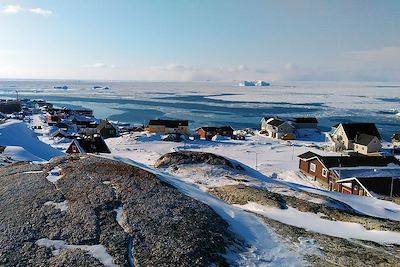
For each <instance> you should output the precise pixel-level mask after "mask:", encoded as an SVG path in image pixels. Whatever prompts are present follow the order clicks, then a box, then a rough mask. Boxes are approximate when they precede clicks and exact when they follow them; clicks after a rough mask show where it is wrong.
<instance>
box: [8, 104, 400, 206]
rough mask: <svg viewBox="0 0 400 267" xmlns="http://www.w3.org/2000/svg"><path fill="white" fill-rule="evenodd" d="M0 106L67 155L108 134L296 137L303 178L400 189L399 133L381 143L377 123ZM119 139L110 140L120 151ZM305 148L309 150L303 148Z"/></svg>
mask: <svg viewBox="0 0 400 267" xmlns="http://www.w3.org/2000/svg"><path fill="white" fill-rule="evenodd" d="M0 112H1V113H0V117H1V121H2V122H3V123H4V122H5V121H6V120H7V119H17V120H22V121H25V122H26V123H28V124H29V125H30V127H31V128H32V130H34V131H35V132H41V133H43V132H44V133H45V134H44V137H43V138H42V139H43V140H42V141H44V142H46V140H47V142H46V143H50V144H52V145H53V146H55V147H57V146H58V148H59V149H62V150H63V152H65V153H68V154H74V153H80V154H85V153H111V150H112V149H110V148H109V145H108V144H110V143H111V144H112V143H113V142H112V141H108V140H112V139H113V138H121V137H122V138H125V140H126V138H129V136H132V135H136V137H135V138H136V139H137V138H138V136H140V135H141V136H143V134H146V135H147V136H153V139H151V140H155V139H154V138H156V139H157V138H159V139H157V141H163V142H172V143H183V144H184V145H183V146H179V147H178V149H186V148H187V149H190V144H196V145H193V146H192V147H194V148H196V146H197V145H198V144H201V142H203V143H204V144H210V143H212V142H214V143H218V142H220V141H222V142H228V143H229V142H237V143H236V144H243V143H244V142H252V140H251V139H254V136H257V137H262V138H264V139H263V140H275V141H277V142H279V143H280V144H285V145H286V146H289V147H290V146H292V147H294V146H299V145H298V144H296V143H295V142H296V141H300V142H302V141H306V142H307V141H308V143H307V144H306V145H305V146H304V145H302V150H301V151H304V149H306V151H304V152H303V153H299V154H296V155H292V163H291V164H293V162H297V163H296V164H297V166H298V169H297V172H296V173H297V176H298V177H302V178H304V179H305V180H306V181H307V182H308V184H311V185H315V186H318V187H319V188H323V189H325V190H329V191H334V192H340V193H343V194H352V195H359V196H369V197H379V198H384V199H390V198H393V197H399V196H400V161H399V160H398V158H396V154H397V153H398V152H399V148H400V133H393V135H392V140H391V144H388V143H387V142H386V143H385V147H383V145H382V142H384V140H382V138H381V134H380V133H379V130H378V129H377V127H376V126H375V124H374V123H340V124H337V125H334V126H332V130H331V131H330V132H326V133H322V132H321V131H320V130H319V128H318V119H317V118H315V117H296V118H280V117H277V116H275V117H262V118H261V119H260V129H233V128H232V127H231V126H229V125H225V126H209V125H205V126H202V127H199V128H196V129H195V130H194V131H191V129H190V125H189V120H165V119H154V120H150V121H149V122H148V123H147V125H143V126H139V127H134V126H130V125H129V124H127V123H119V122H112V121H108V120H107V119H98V118H96V117H95V116H94V115H93V111H92V110H89V109H68V108H63V107H55V106H54V105H53V104H52V103H49V102H46V101H44V100H31V99H21V100H2V101H0ZM45 129H46V130H45ZM249 139H250V140H249ZM117 146H118V145H115V146H114V147H115V149H116V150H119V149H120V148H118V147H117ZM308 147H310V148H311V149H308V150H307V148H308ZM173 149H175V148H173ZM202 149H203V148H202ZM2 151H4V147H3V148H2ZM248 152H250V154H251V151H248ZM255 153H256V163H255V168H256V169H257V167H258V166H257V152H255ZM269 153H274V151H270V152H269ZM292 154H294V148H293V151H292ZM296 158H297V159H296ZM258 160H259V161H260V162H261V161H262V160H261V159H258ZM273 175H275V174H274V173H272V176H273ZM310 182H311V183H310Z"/></svg>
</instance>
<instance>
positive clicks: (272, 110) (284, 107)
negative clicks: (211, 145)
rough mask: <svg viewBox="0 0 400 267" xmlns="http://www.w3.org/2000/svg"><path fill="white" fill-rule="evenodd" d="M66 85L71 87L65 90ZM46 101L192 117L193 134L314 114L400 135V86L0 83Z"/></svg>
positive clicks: (132, 117)
mask: <svg viewBox="0 0 400 267" xmlns="http://www.w3.org/2000/svg"><path fill="white" fill-rule="evenodd" d="M64 86H66V87H67V89H62V88H60V87H64ZM17 96H18V97H19V98H20V99H21V98H30V99H43V100H46V101H48V102H51V103H53V104H54V105H55V106H58V107H68V108H89V109H92V110H93V111H94V115H95V116H96V117H98V118H107V119H109V120H113V121H119V122H126V123H130V124H132V125H143V124H146V123H147V122H148V121H149V120H150V119H184V120H189V126H190V128H191V129H195V128H197V127H200V126H222V125H231V126H232V127H234V128H236V129H238V128H259V126H260V120H261V119H262V118H263V117H274V116H278V117H282V118H289V117H309V116H315V117H317V119H318V121H319V127H320V129H321V130H322V131H329V130H331V127H332V126H334V125H335V124H337V123H340V122H373V123H376V125H377V127H378V129H379V130H380V132H381V135H382V137H383V138H384V139H385V140H387V141H390V137H391V135H392V134H393V133H395V132H400V114H398V113H400V83H387V82H275V83H274V82H272V83H271V86H247V87H244V86H239V81H230V82H213V81H204V82H157V81H154V82H147V81H143V82H141V81H88V80H85V81H74V80H0V98H2V99H15V98H16V97H17Z"/></svg>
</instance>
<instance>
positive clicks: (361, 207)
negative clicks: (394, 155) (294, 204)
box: [297, 185, 400, 221]
mask: <svg viewBox="0 0 400 267" xmlns="http://www.w3.org/2000/svg"><path fill="white" fill-rule="evenodd" d="M297 188H298V190H303V191H306V192H309V193H314V194H319V195H323V196H327V197H330V198H332V199H336V200H338V201H340V202H343V203H345V204H347V205H349V206H350V207H352V208H353V209H354V210H356V211H357V212H359V213H361V214H364V215H369V216H373V217H378V218H383V219H390V220H394V221H400V206H399V205H397V204H395V203H393V202H391V201H386V200H381V199H377V198H374V197H365V196H356V195H347V194H341V193H338V192H332V191H326V190H321V189H317V188H311V187H305V186H302V185H297Z"/></svg>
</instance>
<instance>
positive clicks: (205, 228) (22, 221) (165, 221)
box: [0, 156, 233, 266]
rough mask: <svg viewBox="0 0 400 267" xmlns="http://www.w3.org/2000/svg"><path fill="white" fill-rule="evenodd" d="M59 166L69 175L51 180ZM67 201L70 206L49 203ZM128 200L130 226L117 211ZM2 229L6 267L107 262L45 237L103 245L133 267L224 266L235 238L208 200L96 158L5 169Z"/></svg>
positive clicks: (1, 173)
mask: <svg viewBox="0 0 400 267" xmlns="http://www.w3.org/2000/svg"><path fill="white" fill-rule="evenodd" d="M56 166H58V167H60V168H61V170H62V171H61V175H62V177H61V178H60V179H58V180H57V182H56V183H55V184H52V183H51V182H49V181H48V180H47V179H46V177H47V175H48V171H50V170H51V169H53V168H54V167H56ZM41 170H42V172H41ZM106 181H110V182H106ZM103 182H106V183H103ZM65 200H67V201H68V209H67V210H64V211H61V210H60V209H57V208H54V206H52V205H44V203H46V202H49V201H52V202H54V203H60V202H63V201H65ZM121 205H122V207H123V213H124V218H125V223H126V225H125V226H124V228H122V227H121V225H119V223H118V221H117V220H116V212H115V211H114V210H115V209H117V208H119V207H121ZM0 232H1V233H2V234H1V235H0V266H102V264H101V263H100V261H99V260H98V259H96V258H94V257H93V256H91V255H89V254H88V253H87V252H86V251H84V250H81V249H75V248H73V249H62V250H61V251H60V253H59V254H57V253H56V254H54V253H53V252H54V248H51V247H44V246H39V245H37V244H35V242H36V241H37V240H39V239H42V238H47V239H51V240H62V241H64V242H65V243H67V244H70V245H88V246H91V245H99V244H101V245H103V246H104V247H105V248H106V250H107V253H108V254H110V255H111V256H112V257H113V262H114V264H116V265H119V266H129V265H130V264H129V259H128V255H132V256H133V261H134V262H135V266H209V265H211V264H212V263H216V264H217V265H224V264H225V259H224V258H223V257H222V256H221V255H222V254H223V253H224V252H225V247H226V246H227V245H229V244H230V243H231V242H232V240H233V236H232V233H231V232H230V231H229V230H228V224H227V223H226V222H225V221H223V220H222V219H221V218H220V217H219V216H218V215H217V214H216V213H215V212H214V211H213V210H212V209H211V208H210V207H208V206H207V205H205V204H203V203H201V202H198V201H196V200H193V199H191V198H189V197H187V196H185V195H183V194H181V193H180V192H178V191H177V190H176V189H175V188H173V187H171V186H169V185H168V184H165V183H163V182H161V181H160V180H159V179H158V178H157V177H156V176H155V175H154V174H151V173H149V172H146V171H144V170H141V169H139V168H136V167H133V166H130V165H127V164H124V163H120V162H115V161H112V160H108V159H103V158H98V157H91V156H85V157H82V158H79V157H76V156H73V157H61V158H56V159H54V160H52V161H51V162H49V163H48V164H42V165H35V164H30V163H19V164H13V165H10V166H6V167H1V168H0ZM128 248H132V250H131V251H130V253H128Z"/></svg>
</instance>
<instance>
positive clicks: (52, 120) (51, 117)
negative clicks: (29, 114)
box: [46, 113, 61, 125]
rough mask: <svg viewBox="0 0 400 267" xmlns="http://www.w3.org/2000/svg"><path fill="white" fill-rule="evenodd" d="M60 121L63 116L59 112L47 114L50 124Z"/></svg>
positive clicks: (47, 120)
mask: <svg viewBox="0 0 400 267" xmlns="http://www.w3.org/2000/svg"><path fill="white" fill-rule="evenodd" d="M60 121H61V118H60V116H58V115H57V114H50V113H47V114H46V122H47V124H48V125H55V124H57V123H58V122H60Z"/></svg>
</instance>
